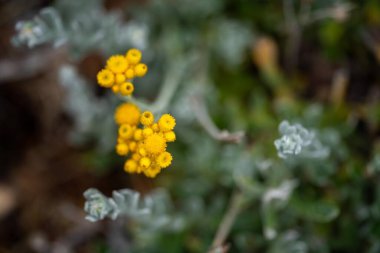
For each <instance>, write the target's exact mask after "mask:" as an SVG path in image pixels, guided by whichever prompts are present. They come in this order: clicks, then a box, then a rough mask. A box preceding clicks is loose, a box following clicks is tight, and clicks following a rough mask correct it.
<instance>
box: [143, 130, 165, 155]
mask: <svg viewBox="0 0 380 253" xmlns="http://www.w3.org/2000/svg"><path fill="white" fill-rule="evenodd" d="M144 143H145V145H144V147H145V149H146V151H147V152H149V153H151V154H159V153H162V152H164V151H165V149H166V141H165V139H164V137H162V136H161V135H159V134H152V135H150V136H148V137H147V138H146V139H145V141H144Z"/></svg>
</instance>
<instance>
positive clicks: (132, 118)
mask: <svg viewBox="0 0 380 253" xmlns="http://www.w3.org/2000/svg"><path fill="white" fill-rule="evenodd" d="M139 120H140V109H139V108H138V107H137V106H136V105H134V104H131V103H124V104H122V105H120V106H118V107H117V108H116V112H115V121H116V123H117V124H119V125H121V124H129V125H137V124H138V123H139Z"/></svg>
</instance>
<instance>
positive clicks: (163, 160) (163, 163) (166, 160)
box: [156, 152, 173, 168]
mask: <svg viewBox="0 0 380 253" xmlns="http://www.w3.org/2000/svg"><path fill="white" fill-rule="evenodd" d="M172 160H173V157H172V155H171V154H170V153H169V152H163V153H161V154H160V155H159V156H158V157H157V159H156V162H157V164H158V166H160V167H161V168H166V167H168V166H169V165H170V164H171V163H172Z"/></svg>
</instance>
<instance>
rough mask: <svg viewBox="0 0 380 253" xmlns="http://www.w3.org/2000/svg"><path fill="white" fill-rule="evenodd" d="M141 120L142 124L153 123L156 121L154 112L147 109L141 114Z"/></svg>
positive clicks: (148, 124)
mask: <svg viewBox="0 0 380 253" xmlns="http://www.w3.org/2000/svg"><path fill="white" fill-rule="evenodd" d="M140 122H141V124H143V125H144V126H150V125H152V124H153V122H154V116H153V113H152V112H150V111H145V112H143V113H142V114H141V118H140Z"/></svg>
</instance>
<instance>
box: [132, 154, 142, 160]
mask: <svg viewBox="0 0 380 253" xmlns="http://www.w3.org/2000/svg"><path fill="white" fill-rule="evenodd" d="M132 159H133V160H135V161H140V159H141V155H139V154H137V153H134V154H133V155H132Z"/></svg>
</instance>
